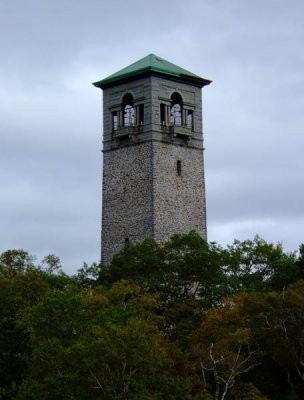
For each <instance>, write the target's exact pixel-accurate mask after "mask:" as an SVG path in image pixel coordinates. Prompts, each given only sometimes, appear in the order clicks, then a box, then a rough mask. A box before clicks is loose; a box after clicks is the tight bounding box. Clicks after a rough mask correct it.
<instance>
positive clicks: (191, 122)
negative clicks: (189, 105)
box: [187, 110, 194, 131]
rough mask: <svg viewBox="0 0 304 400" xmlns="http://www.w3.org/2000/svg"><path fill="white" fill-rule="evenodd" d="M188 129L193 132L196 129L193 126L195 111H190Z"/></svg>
mask: <svg viewBox="0 0 304 400" xmlns="http://www.w3.org/2000/svg"><path fill="white" fill-rule="evenodd" d="M187 127H188V128H190V129H191V130H192V131H193V129H194V126H193V111H192V110H188V114H187Z"/></svg>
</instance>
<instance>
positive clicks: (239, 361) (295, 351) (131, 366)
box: [0, 232, 304, 400]
mask: <svg viewBox="0 0 304 400" xmlns="http://www.w3.org/2000/svg"><path fill="white" fill-rule="evenodd" d="M303 278H304V245H301V246H300V248H299V252H298V253H296V252H294V253H285V252H284V251H283V248H282V246H281V245H280V244H279V245H273V244H269V243H267V242H265V241H264V240H263V239H261V238H259V237H258V236H257V237H255V238H254V239H253V240H252V241H250V240H247V241H243V242H240V241H235V242H234V243H233V245H231V246H229V247H228V248H227V249H223V248H222V247H220V246H219V245H217V244H216V243H207V242H206V241H204V240H203V239H202V238H201V237H200V236H199V235H197V234H196V233H195V232H190V233H189V234H186V235H174V236H173V237H172V238H171V239H170V240H169V241H168V242H167V243H165V244H162V245H160V244H158V243H157V242H156V241H154V240H153V239H146V240H145V241H144V242H142V243H127V244H126V245H125V247H124V248H123V249H122V251H121V252H120V253H118V254H117V255H115V256H114V258H113V260H112V262H111V264H110V265H108V266H106V265H98V264H92V265H90V266H89V265H87V264H84V265H83V266H82V268H80V269H79V270H78V272H77V275H76V276H73V277H70V276H67V275H66V274H64V272H63V271H62V267H61V264H60V260H59V259H58V257H56V256H54V255H49V256H47V257H45V258H44V259H43V260H42V261H41V262H40V263H37V262H36V260H35V258H34V257H32V256H31V255H29V254H28V253H27V252H26V251H24V250H8V251H6V252H4V253H2V254H0V400H8V399H10V400H38V399H39V400H51V399H52V400H57V399H58V400H59V399H60V400H61V399H63V398H64V399H73V400H91V399H92V400H93V399H94V400H98V399H102V400H110V399H111V400H112V399H116V400H120V399H121V400H139V399H140V400H163V399H165V400H245V399H246V400H288V399H289V400H291V399H292V400H296V399H297V400H298V399H300V398H304V370H303V365H304V351H303V349H304V342H303V338H304V336H303V332H304V317H303V315H304V308H303V304H304V283H303V282H304V281H301V279H303Z"/></svg>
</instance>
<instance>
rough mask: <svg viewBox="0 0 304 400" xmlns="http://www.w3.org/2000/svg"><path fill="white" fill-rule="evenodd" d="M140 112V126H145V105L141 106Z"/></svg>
mask: <svg viewBox="0 0 304 400" xmlns="http://www.w3.org/2000/svg"><path fill="white" fill-rule="evenodd" d="M138 111H139V125H143V124H144V105H143V104H140V105H139V107H138Z"/></svg>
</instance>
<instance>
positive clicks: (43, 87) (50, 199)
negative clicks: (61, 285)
mask: <svg viewBox="0 0 304 400" xmlns="http://www.w3.org/2000/svg"><path fill="white" fill-rule="evenodd" d="M303 15H304V2H303V0H254V1H252V0H188V1H181V0H175V1H165V0H153V1H144V0H116V1H108V0H104V1H103V0H0V60H1V62H0V135H1V136H0V138H1V141H0V251H5V250H6V249H9V248H23V249H25V250H27V251H29V252H30V253H31V254H34V255H36V256H37V258H38V259H39V258H41V257H43V256H45V255H47V254H50V253H54V254H56V255H58V256H59V257H60V258H61V260H62V264H63V267H64V270H65V271H66V272H68V273H73V272H75V271H76V269H77V268H79V267H80V266H81V265H82V262H83V261H86V262H88V263H91V262H93V261H98V260H99V255H100V215H101V165H102V155H101V152H100V150H101V146H102V144H101V133H102V115H101V104H102V96H101V91H100V90H98V89H96V88H94V87H93V86H92V85H91V82H93V81H96V80H100V79H102V78H104V77H106V76H108V75H110V74H111V73H113V72H116V71H117V70H119V69H121V68H123V67H125V66H127V65H128V64H130V63H132V62H134V61H136V60H138V59H140V58H142V57H144V56H146V55H147V54H149V53H155V54H157V55H159V56H161V57H163V58H165V59H167V60H168V61H171V62H173V63H175V64H177V65H179V66H181V67H183V68H186V69H188V70H190V71H192V72H194V73H196V74H198V75H201V76H203V77H205V78H208V79H211V80H213V83H212V84H211V85H210V86H208V87H206V88H204V91H203V96H204V110H203V113H204V131H205V147H206V152H205V156H206V186H207V212H208V232H209V239H210V240H214V241H217V242H219V243H221V244H223V245H226V244H227V243H232V242H233V239H234V238H238V239H247V238H253V237H254V235H255V234H257V233H258V234H259V235H260V236H262V237H263V238H265V239H266V240H268V241H272V242H282V243H283V245H284V247H285V248H286V249H287V250H293V249H297V248H298V246H299V244H300V243H301V242H304V235H303V232H304V229H303V228H304V187H303V186H304V185H303V183H304V182H303V171H304V155H303V148H304V135H303V127H304V51H303V46H304V24H303Z"/></svg>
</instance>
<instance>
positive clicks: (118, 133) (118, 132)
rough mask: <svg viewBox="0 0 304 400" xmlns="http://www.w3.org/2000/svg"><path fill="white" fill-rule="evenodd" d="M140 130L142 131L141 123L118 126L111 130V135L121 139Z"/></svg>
mask: <svg viewBox="0 0 304 400" xmlns="http://www.w3.org/2000/svg"><path fill="white" fill-rule="evenodd" d="M142 131H143V125H138V126H134V125H131V126H124V127H118V128H117V129H115V130H113V137H114V138H115V139H123V138H126V137H129V136H131V135H135V134H137V133H140V132H142Z"/></svg>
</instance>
